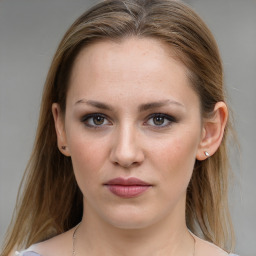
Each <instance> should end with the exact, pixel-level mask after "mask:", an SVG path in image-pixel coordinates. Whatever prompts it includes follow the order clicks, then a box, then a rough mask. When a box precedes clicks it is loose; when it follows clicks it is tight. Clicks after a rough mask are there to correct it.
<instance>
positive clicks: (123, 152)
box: [110, 125, 144, 168]
mask: <svg viewBox="0 0 256 256" xmlns="http://www.w3.org/2000/svg"><path fill="white" fill-rule="evenodd" d="M141 146H142V145H140V143H139V134H138V131H136V128H135V127H133V126H132V125H130V126H128V125H127V126H125V127H120V128H119V129H117V131H116V133H115V134H114V141H113V147H112V149H111V153H110V160H111V162H112V163H113V164H115V165H119V166H121V167H123V168H130V167H133V166H138V165H140V164H141V163H142V162H143V161H144V152H143V149H142V147H141Z"/></svg>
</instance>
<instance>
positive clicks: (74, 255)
mask: <svg viewBox="0 0 256 256" xmlns="http://www.w3.org/2000/svg"><path fill="white" fill-rule="evenodd" d="M79 226H80V223H79V224H78V225H77V226H76V228H75V230H74V233H73V237H72V245H73V248H72V256H76V246H75V243H76V237H77V235H76V232H77V230H78V228H79ZM190 235H191V236H192V238H193V240H194V250H193V256H195V252H196V239H195V238H194V236H193V235H192V234H191V233H190Z"/></svg>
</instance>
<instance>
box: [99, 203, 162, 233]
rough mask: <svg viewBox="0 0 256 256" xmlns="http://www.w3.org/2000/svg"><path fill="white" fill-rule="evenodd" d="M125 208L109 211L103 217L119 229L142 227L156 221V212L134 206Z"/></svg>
mask: <svg viewBox="0 0 256 256" xmlns="http://www.w3.org/2000/svg"><path fill="white" fill-rule="evenodd" d="M125 208H126V209H122V210H121V209H118V210H115V211H113V210H112V211H110V212H109V213H108V214H107V215H105V216H104V217H103V216H102V217H103V218H104V219H105V221H107V222H108V223H109V224H110V225H112V226H113V227H116V228H119V229H126V230H132V229H143V228H147V227H149V226H151V225H153V224H154V223H155V222H157V219H158V218H157V216H158V214H153V213H149V212H148V211H146V210H143V209H136V208H135V207H125Z"/></svg>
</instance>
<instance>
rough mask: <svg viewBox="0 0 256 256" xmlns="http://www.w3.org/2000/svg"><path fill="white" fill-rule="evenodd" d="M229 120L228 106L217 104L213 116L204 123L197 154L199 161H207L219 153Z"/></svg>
mask: <svg viewBox="0 0 256 256" xmlns="http://www.w3.org/2000/svg"><path fill="white" fill-rule="evenodd" d="M227 120H228V109H227V105H226V104H225V103H224V102H217V103H216V105H215V107H214V111H213V114H212V115H211V116H210V117H209V118H206V119H204V121H203V129H202V137H201V141H200V144H199V147H198V150H197V154H196V158H197V160H205V159H206V158H207V157H209V156H211V155H213V154H214V153H215V152H216V151H217V149H218V148H219V146H220V144H221V141H222V138H223V135H224V130H225V126H226V124H227ZM206 152H207V153H208V154H209V155H207V153H206Z"/></svg>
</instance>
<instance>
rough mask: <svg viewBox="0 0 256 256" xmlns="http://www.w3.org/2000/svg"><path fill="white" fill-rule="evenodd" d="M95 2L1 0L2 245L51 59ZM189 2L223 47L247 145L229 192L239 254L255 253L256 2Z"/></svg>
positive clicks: (238, 121) (243, 146)
mask: <svg viewBox="0 0 256 256" xmlns="http://www.w3.org/2000/svg"><path fill="white" fill-rule="evenodd" d="M96 2H99V1H95V0H91V1H88V0H87V1H85V0H84V1H83V0H72V1H71V0H0V243H1V242H2V241H3V237H4V233H5V231H6V229H7V225H8V223H9V222H10V220H11V214H12V211H13V208H14V204H15V199H16V194H17V190H18V186H19V182H20V180H21V177H22V175H23V171H24V169H25V167H26V164H27V161H28V159H29V156H30V152H31V149H32V145H33V140H34V135H35V130H36V125H37V119H38V112H39V106H40V99H41V93H42V88H43V84H44V80H45V77H46V73H47V71H48V68H49V65H50V62H51V59H52V56H53V54H54V52H55V50H56V47H57V45H58V43H59V41H60V39H61V38H62V36H63V34H64V32H65V31H66V29H67V28H68V27H69V26H70V25H71V23H72V22H73V21H74V20H75V19H76V18H77V17H78V16H79V15H80V14H82V13H83V12H84V10H85V9H87V8H88V7H89V6H91V5H93V4H94V3H96ZM186 2H188V3H189V4H190V5H192V7H193V8H194V9H195V10H196V11H197V12H198V13H199V14H200V15H201V17H202V18H203V19H204V20H205V22H206V23H207V24H208V26H209V27H210V28H211V30H212V32H213V33H214V35H215V37H216V40H217V42H218V44H219V47H220V50H221V54H222V58H223V63H224V68H225V82H226V85H227V87H228V92H229V96H230V102H231V105H232V108H233V111H234V115H235V119H236V129H237V132H238V136H239V140H240V144H241V153H240V156H239V155H235V156H233V158H232V165H233V169H234V173H235V175H234V181H233V183H234V186H233V188H231V190H230V200H231V209H232V217H233V220H234V225H235V230H236V234H237V246H236V252H237V253H239V254H240V255H241V256H255V255H256V246H255V239H256V220H255V217H256V204H255V196H256V188H255V183H256V168H255V162H254V153H255V149H254V147H255V145H256V135H255V126H256V114H255V112H256V100H255V97H256V85H255V81H256V1H255V0H215V1H212V0H190V1H189V0H187V1H186ZM253 146H254V147H253ZM239 159H240V160H239Z"/></svg>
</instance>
